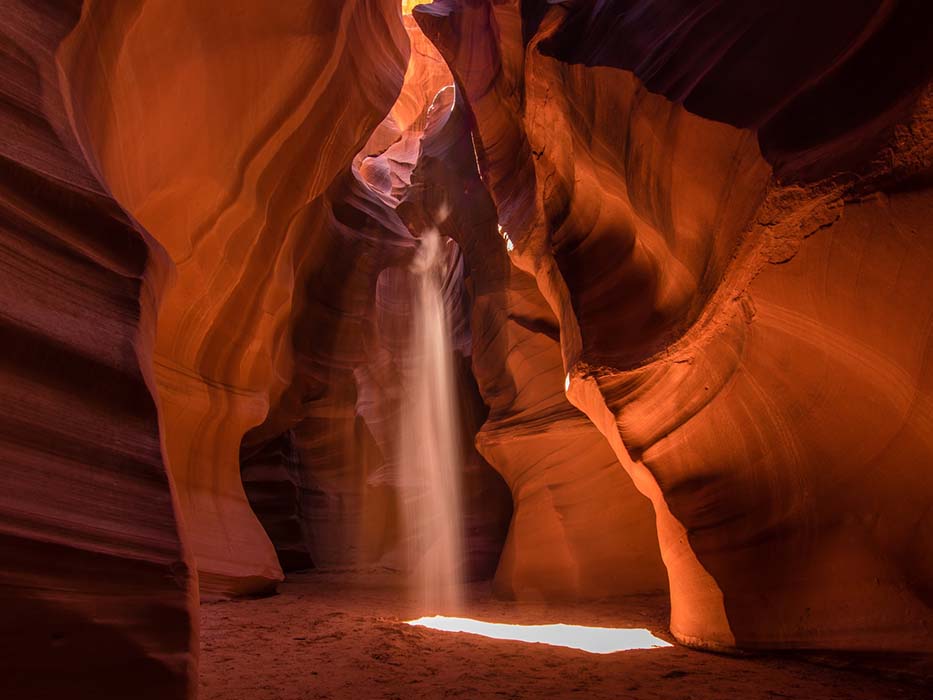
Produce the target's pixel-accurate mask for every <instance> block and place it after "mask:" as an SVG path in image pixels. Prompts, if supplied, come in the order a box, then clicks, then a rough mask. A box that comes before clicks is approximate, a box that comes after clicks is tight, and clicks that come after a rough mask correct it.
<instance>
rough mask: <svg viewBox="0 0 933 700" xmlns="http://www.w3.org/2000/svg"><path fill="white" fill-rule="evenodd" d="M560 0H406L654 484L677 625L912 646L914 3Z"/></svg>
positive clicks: (594, 388)
mask: <svg viewBox="0 0 933 700" xmlns="http://www.w3.org/2000/svg"><path fill="white" fill-rule="evenodd" d="M562 5H563V6H550V5H549V4H548V3H545V2H524V3H522V4H521V6H519V4H518V3H517V2H503V3H483V2H472V1H469V2H455V1H453V0H439V1H438V2H435V3H433V4H431V5H427V6H421V7H418V8H415V10H414V15H415V17H416V18H417V20H418V22H419V24H420V25H421V27H422V28H423V30H424V31H425V34H426V35H427V36H428V37H429V38H430V39H432V40H433V41H434V42H435V43H436V45H437V46H438V48H439V50H440V51H441V53H442V55H443V56H444V57H445V59H446V60H447V61H448V63H449V65H450V66H451V70H452V72H453V73H454V76H455V78H456V79H457V83H458V86H459V87H460V88H461V89H462V91H463V95H464V98H465V101H466V103H467V105H468V108H469V110H470V112H471V113H472V115H473V116H474V118H475V127H474V130H473V137H474V141H475V150H476V154H477V159H478V163H479V166H480V170H481V173H482V175H483V180H484V182H485V183H486V185H487V187H488V189H489V192H490V194H491V195H492V198H493V201H494V202H495V206H496V210H497V217H498V222H499V224H500V225H501V226H502V228H503V230H504V231H505V233H506V234H508V236H509V240H510V241H511V242H512V245H513V246H514V252H513V253H512V255H511V265H512V266H513V267H516V268H519V269H522V270H525V271H527V272H528V273H530V274H531V275H533V278H534V281H535V286H536V288H537V290H538V291H539V292H540V294H541V295H542V296H543V298H544V299H545V300H546V301H547V305H548V307H549V309H550V311H551V313H552V314H553V315H554V317H555V319H556V321H557V327H558V329H559V337H560V346H561V353H562V368H561V370H562V371H566V373H567V376H568V379H567V387H568V390H567V394H568V397H569V398H570V400H571V402H572V403H573V404H574V405H576V406H578V407H579V408H580V409H581V410H582V411H584V412H585V413H586V414H587V415H588V416H589V418H590V419H591V420H592V421H593V423H594V424H595V425H596V426H597V427H598V428H599V429H600V431H601V432H602V433H603V434H604V435H605V436H606V438H607V439H608V441H609V443H610V444H611V445H612V447H613V450H614V452H615V454H616V457H617V460H618V462H619V463H620V464H621V466H622V467H624V468H625V469H626V470H627V471H628V473H629V475H630V476H631V478H632V479H633V480H634V483H635V484H636V485H637V486H638V488H639V490H640V491H641V492H642V493H644V494H645V495H647V496H648V497H649V498H651V500H652V502H653V503H654V507H655V512H656V516H657V527H658V536H659V538H660V545H661V553H662V555H663V557H664V561H665V564H666V566H667V569H668V574H669V577H670V582H671V595H672V629H673V631H674V632H675V634H677V636H678V637H679V638H680V639H682V640H684V641H687V642H690V643H694V644H698V645H709V646H720V647H731V646H733V645H738V646H744V647H756V646H764V647H806V646H816V647H820V646H831V647H853V648H877V647H885V648H901V649H909V648H916V647H917V646H918V645H919V646H922V647H929V646H931V627H930V626H931V618H930V613H929V610H930V608H929V604H930V596H929V593H930V589H929V585H928V584H923V583H920V582H921V581H924V580H926V581H929V578H930V577H929V571H930V566H931V563H933V562H931V559H930V554H929V552H930V551H933V549H931V546H930V542H929V541H928V536H929V533H930V532H931V528H930V523H929V513H930V512H931V510H930V505H931V484H930V478H929V474H928V473H927V471H926V470H924V469H923V468H921V467H920V465H922V464H925V463H927V462H928V461H929V459H930V457H931V450H933V444H931V443H930V442H929V435H930V434H931V433H930V425H929V422H928V421H927V420H926V418H925V416H927V409H926V406H927V405H928V404H929V402H930V399H931V385H930V378H929V367H928V366H927V365H928V363H927V362H926V358H927V356H928V354H929V352H928V351H929V344H930V333H929V330H930V320H931V319H930V309H931V302H933V299H931V296H930V295H931V293H933V288H931V287H930V285H929V283H928V281H927V280H925V279H924V277H925V276H924V274H923V272H922V271H923V270H924V269H927V268H928V267H929V262H930V258H929V255H930V242H929V240H927V239H928V238H929V237H928V236H925V235H923V232H924V231H925V229H926V228H928V226H927V225H926V224H925V223H924V222H925V221H928V218H929V215H930V206H931V199H933V198H931V194H930V192H929V189H928V187H929V185H928V183H929V173H930V167H931V154H930V148H931V145H930V139H929V94H930V93H929V80H930V75H931V65H930V64H931V59H930V56H929V52H928V51H924V50H923V49H922V47H924V46H928V45H929V39H930V37H929V36H928V35H929V32H930V26H931V23H930V21H929V19H930V18H929V16H928V12H927V11H926V10H924V9H922V8H920V7H918V6H917V4H916V3H882V2H867V3H860V4H859V7H858V8H857V9H855V10H853V11H851V12H850V11H849V10H848V9H846V10H845V11H844V12H843V11H842V4H839V7H837V8H829V7H827V8H819V9H818V10H815V11H812V12H811V9H812V8H810V7H809V5H807V6H806V7H805V6H804V4H801V3H790V4H786V5H782V6H780V7H778V6H776V5H775V6H772V5H770V4H764V5H755V6H750V5H747V4H744V3H733V2H719V3H708V4H707V5H706V6H704V7H702V8H700V7H688V6H687V5H685V4H677V3H666V2H660V1H659V2H625V1H621V0H620V1H618V2H600V3H596V2H585V1H584V2H578V3H564V4H562ZM846 8H848V5H846ZM843 15H844V16H845V17H844V19H843V20H841V21H837V19H838V18H840V17H842V16H843ZM804 18H805V20H804ZM801 24H803V25H804V26H805V29H804V30H802V32H801V31H800V30H799V28H800V26H801ZM791 36H793V41H794V45H795V50H794V51H793V52H792V53H793V56H792V57H790V58H787V53H786V51H785V48H786V46H788V45H789V43H790V42H791V38H790V37H791ZM798 42H799V43H798ZM865 85H871V86H872V89H871V90H869V91H867V92H866V91H865V90H864V86H865ZM552 381H554V380H552ZM921 436H927V437H921ZM920 572H926V573H920Z"/></svg>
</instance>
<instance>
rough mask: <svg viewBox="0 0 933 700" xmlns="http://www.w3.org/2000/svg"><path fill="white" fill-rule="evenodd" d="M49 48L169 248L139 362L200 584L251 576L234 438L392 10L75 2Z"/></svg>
mask: <svg viewBox="0 0 933 700" xmlns="http://www.w3.org/2000/svg"><path fill="white" fill-rule="evenodd" d="M166 42H168V43H167V44H166ZM363 45H365V46H366V51H360V50H359V47H360V46H363ZM61 53H62V57H63V65H64V67H65V72H66V73H67V74H68V76H69V80H70V84H71V89H72V94H73V96H74V110H75V113H76V114H81V115H82V118H83V120H84V122H85V123H86V124H87V135H88V142H89V143H91V144H92V145H93V147H94V149H95V151H96V153H98V154H99V161H100V164H101V170H102V172H103V174H104V176H105V177H106V179H107V182H108V183H109V185H110V187H111V188H112V189H113V191H114V193H115V195H116V197H117V199H118V200H119V201H120V202H121V203H122V204H123V205H124V206H126V207H127V208H128V209H129V211H130V212H132V213H133V215H134V216H135V217H136V218H137V219H138V220H139V221H140V222H141V223H142V224H143V225H144V226H145V227H146V228H147V230H148V231H149V232H150V233H151V234H152V235H153V236H154V237H156V238H157V239H158V240H159V241H160V242H161V243H162V244H163V245H164V246H165V248H166V250H167V251H168V253H169V255H170V256H171V258H172V260H173V261H174V262H175V267H176V275H175V279H174V281H173V283H172V284H171V285H170V286H169V287H168V289H167V291H166V294H165V296H164V299H163V300H162V304H161V307H160V309H159V315H158V328H157V332H156V345H155V358H154V365H155V374H156V380H157V384H158V398H159V405H160V410H161V417H162V422H163V425H164V432H163V436H164V442H165V450H166V459H167V462H168V465H169V467H170V469H171V472H172V475H173V477H174V480H175V483H176V485H177V488H178V495H179V500H180V503H181V507H182V511H183V514H184V520H185V525H186V527H187V530H188V532H189V536H190V541H191V546H192V549H193V552H194V555H195V558H196V560H197V564H198V568H199V571H200V574H201V576H200V580H201V591H202V594H203V595H206V596H213V595H227V594H235V593H245V592H251V591H258V590H262V589H265V588H268V587H270V586H272V585H274V584H275V582H276V581H278V580H280V579H281V577H282V572H281V569H280V567H279V563H278V560H277V558H276V556H275V552H274V550H273V548H272V546H271V544H270V542H269V539H268V537H267V536H266V534H265V533H264V531H263V529H262V527H261V526H260V524H259V522H258V521H257V520H256V517H255V516H254V515H253V512H252V510H251V509H250V506H249V504H248V502H247V499H246V496H245V494H244V491H243V486H242V483H241V480H240V469H239V462H238V455H239V447H240V440H241V438H242V436H243V435H244V434H245V433H246V432H247V431H248V430H249V429H251V428H253V427H254V426H257V425H259V424H260V423H262V422H263V421H264V420H265V419H266V417H267V414H268V412H269V407H270V405H275V404H276V403H277V402H278V400H279V397H280V395H281V394H282V393H283V392H284V391H285V389H286V387H287V386H288V384H289V381H290V376H291V374H292V371H293V369H292V366H293V363H294V357H293V353H292V348H291V343H290V337H291V335H290V334H291V329H292V324H293V322H294V317H295V309H294V307H295V306H296V301H295V299H294V294H295V292H296V290H297V291H299V292H300V291H301V289H302V285H303V284H304V283H305V282H304V280H306V279H307V276H308V274H309V272H310V271H312V268H314V267H315V266H317V267H320V266H321V265H322V264H323V261H322V260H321V259H314V257H313V256H314V254H315V251H314V248H313V246H312V245H311V244H310V242H311V236H312V231H313V227H314V226H315V225H316V224H317V218H318V217H320V216H321V214H320V212H321V210H322V206H323V205H322V204H321V203H320V202H321V198H322V197H323V195H324V193H325V191H326V190H327V188H328V187H329V186H330V185H331V183H332V182H333V181H334V180H335V178H337V176H338V175H340V174H341V173H342V172H343V171H344V170H345V169H346V167H347V166H348V164H349V163H350V162H351V160H352V159H353V156H354V154H355V153H356V152H357V151H358V150H359V149H360V148H361V146H362V145H363V144H364V143H365V142H366V140H367V139H368V137H369V134H370V132H371V131H372V130H373V129H374V128H375V126H376V125H377V124H378V123H379V121H380V120H381V119H382V118H383V117H384V116H385V114H386V112H387V111H388V110H389V108H390V107H391V106H392V104H393V102H394V101H395V98H396V96H397V95H398V91H399V88H400V86H401V81H402V77H403V73H404V68H405V61H406V59H407V56H408V41H407V38H406V36H405V32H404V29H403V27H402V24H401V21H400V16H399V12H398V8H397V6H396V3H393V2H389V1H388V0H386V1H381V2H377V1H376V0H371V1H362V0H360V1H359V2H356V1H354V2H346V3H341V4H340V5H339V6H332V5H329V4H327V3H316V2H301V3H287V4H285V5H282V6H279V7H276V8H274V9H271V10H270V8H268V7H266V6H265V5H263V4H261V3H253V2H240V3H237V4H236V8H235V11H234V8H233V7H232V6H231V4H230V3H228V2H203V3H197V4H196V5H187V4H178V3H175V2H170V1H167V0H166V1H159V0H148V1H146V2H140V1H137V2H127V3H123V2H121V3H113V2H89V3H86V6H85V8H84V12H83V15H82V20H81V23H80V24H79V26H78V27H77V28H76V30H75V31H74V32H73V33H72V35H71V36H70V37H69V38H68V40H67V42H66V44H65V45H64V46H63V47H62V50H61ZM238 58H242V60H243V63H242V64H241V65H240V67H238V64H237V63H236V61H237V60H238ZM350 81H352V84H353V85H354V89H353V90H347V84H348V82H350Z"/></svg>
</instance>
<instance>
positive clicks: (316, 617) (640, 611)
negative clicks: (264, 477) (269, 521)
mask: <svg viewBox="0 0 933 700" xmlns="http://www.w3.org/2000/svg"><path fill="white" fill-rule="evenodd" d="M467 595H468V599H469V603H468V605H469V612H468V613H467V616H469V617H474V618H478V619H483V620H488V621H494V622H513V623H524V624H545V623H551V622H564V623H568V624H583V625H599V626H606V627H645V628H648V629H650V630H651V631H652V632H654V633H655V634H657V635H658V636H661V637H666V636H667V635H666V633H665V632H664V626H665V622H666V610H665V609H664V606H665V602H664V600H663V599H653V598H634V599H625V600H624V601H613V602H597V603H588V604H586V605H585V606H572V607H570V606H558V605H546V604H537V603H535V604H531V603H510V602H503V601H497V600H494V599H493V598H492V597H491V595H490V594H489V589H488V586H486V585H474V586H471V587H469V589H468V591H467ZM417 616H418V615H417V614H416V611H415V610H414V608H413V607H412V605H411V604H410V603H409V602H408V601H407V600H406V596H405V595H404V594H403V592H402V591H401V589H400V588H398V587H397V585H396V584H395V580H394V579H393V578H392V577H390V576H385V575H382V576H380V575H374V574H367V575H359V574H356V575H349V574H346V573H344V574H334V573H316V574H315V573H310V574H300V575H297V576H292V577H290V579H289V581H288V582H287V583H285V584H284V585H283V586H281V593H280V594H279V595H276V596H272V597H268V598H261V599H253V600H239V601H225V602H219V603H210V604H205V605H203V606H202V607H201V624H202V630H201V645H202V653H201V695H200V697H201V700H310V699H311V698H352V699H360V700H369V699H370V698H399V699H404V700H407V699H408V698H419V699H429V698H448V697H453V698H581V699H583V698H586V699H590V698H632V699H637V700H642V699H644V700H650V699H654V698H664V699H666V700H667V699H675V698H676V699H677V700H691V699H692V700H706V699H708V698H734V699H740V700H757V699H759V698H761V699H762V700H765V699H767V700H773V699H774V698H799V699H801V700H804V699H806V700H821V699H836V698H838V699H839V700H843V699H844V700H882V699H884V698H900V699H904V700H920V699H921V698H930V697H933V686H931V685H929V684H928V683H926V682H924V681H923V680H922V679H918V678H912V679H910V680H902V679H898V678H895V677H892V676H891V675H889V674H886V675H883V676H880V677H879V676H878V675H877V674H871V673H866V672H859V671H857V670H852V669H850V668H840V667H839V664H838V663H836V665H835V666H827V665H825V664H817V663H812V662H808V661H802V660H798V659H789V658H786V657H769V656H755V657H741V658H739V657H731V656H722V655H717V654H709V653H702V652H697V651H692V650H689V649H686V648H683V647H680V646H674V647H670V648H660V649H649V650H641V651H622V652H617V653H614V654H607V655H596V654H589V653H587V652H583V651H577V650H573V649H565V648H559V647H550V646H546V645H542V644H527V643H522V642H511V641H501V640H494V639H487V638H485V637H478V636H474V635H466V634H459V633H449V632H437V631H433V630H428V629H423V628H416V627H411V626H409V625H405V624H402V623H401V621H403V620H406V619H411V618H413V617H417ZM668 638H669V637H668Z"/></svg>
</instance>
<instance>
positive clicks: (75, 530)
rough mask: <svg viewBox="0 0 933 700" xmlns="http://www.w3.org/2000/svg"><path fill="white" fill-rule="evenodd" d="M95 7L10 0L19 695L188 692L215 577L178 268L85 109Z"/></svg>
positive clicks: (4, 533)
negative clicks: (161, 309)
mask: <svg viewBox="0 0 933 700" xmlns="http://www.w3.org/2000/svg"><path fill="white" fill-rule="evenodd" d="M80 9H81V8H80V3H77V4H76V3H45V4H37V3H31V2H19V1H18V0H11V1H9V2H4V3H2V5H0V18H2V22H0V47H2V50H0V54H2V57H3V58H2V64H0V134H2V136H0V335H2V345H3V350H2V352H0V560H2V562H3V564H2V566H0V693H2V694H3V695H4V697H8V698H52V697H71V698H80V699H88V700H90V699H91V698H100V697H135V698H148V699H152V700H157V699H158V700H170V699H181V698H186V697H188V695H189V691H192V690H193V688H194V687H196V682H197V678H196V675H197V655H198V652H197V643H198V641H197V617H196V616H197V610H196V605H197V602H196V595H197V576H196V574H195V572H194V571H193V569H192V565H191V559H190V557H189V556H188V555H187V554H186V546H185V542H184V532H183V531H182V530H181V528H179V525H178V521H177V519H176V503H175V498H174V493H173V490H172V486H171V483H170V478H169V475H168V474H167V471H166V465H165V462H164V460H163V456H162V453H161V451H160V425H159V418H158V415H157V410H156V400H155V396H154V394H155V380H154V377H153V371H152V347H153V340H154V336H155V324H156V310H157V307H158V303H159V296H160V293H161V290H162V285H163V281H164V279H165V277H166V275H167V274H168V273H169V271H170V267H171V263H170V261H169V259H168V256H167V255H166V253H165V251H164V249H163V248H162V247H161V246H160V245H159V244H158V243H157V242H156V241H155V240H154V239H153V238H152V237H151V236H149V234H148V233H147V232H146V231H145V230H144V229H143V228H141V227H140V226H139V225H138V224H137V223H136V221H135V220H134V219H133V217H132V216H131V215H130V214H129V213H128V212H127V211H126V210H125V209H124V208H123V207H122V206H121V204H120V203H119V202H118V201H117V200H116V199H115V198H114V195H113V193H112V192H111V190H110V188H109V186H108V184H107V182H106V180H105V179H104V178H103V177H102V176H101V172H100V170H99V169H98V163H97V162H96V161H95V159H94V157H93V154H92V153H89V152H88V151H87V150H86V144H85V143H83V142H82V138H81V137H82V127H83V122H81V121H80V118H79V116H80V115H73V114H71V112H70V109H69V108H70V105H69V102H68V97H67V90H66V89H64V88H65V86H64V85H63V84H62V83H61V82H60V75H59V72H58V66H57V65H56V61H55V51H56V48H57V47H58V46H59V43H60V42H61V41H62V40H63V39H64V38H65V37H66V36H67V35H68V33H69V32H71V31H73V29H74V27H75V26H76V24H77V23H78V22H79V19H80ZM89 678H90V679H92V681H93V682H91V683H89V682H87V681H88V679H89Z"/></svg>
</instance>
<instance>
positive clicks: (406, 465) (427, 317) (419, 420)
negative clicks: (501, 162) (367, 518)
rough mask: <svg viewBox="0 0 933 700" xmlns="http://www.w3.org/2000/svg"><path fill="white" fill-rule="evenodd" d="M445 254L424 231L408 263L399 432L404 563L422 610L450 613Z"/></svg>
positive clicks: (452, 447) (455, 583)
mask: <svg viewBox="0 0 933 700" xmlns="http://www.w3.org/2000/svg"><path fill="white" fill-rule="evenodd" d="M447 259H448V257H447V255H446V254H445V251H444V245H443V242H442V240H441V236H440V234H439V233H438V232H437V230H435V229H430V230H428V231H426V232H425V233H424V234H423V235H422V237H421V239H420V244H419V246H418V252H417V254H416V256H415V260H414V262H413V263H412V268H411V271H412V274H413V278H414V279H413V285H412V306H411V328H412V330H411V357H412V365H411V371H410V373H409V376H410V384H409V386H408V387H407V389H408V390H407V392H406V397H405V400H404V401H403V406H402V414H401V423H400V434H399V471H400V474H399V476H400V482H401V486H402V493H401V498H402V517H403V527H404V531H405V537H406V542H407V545H408V547H407V551H408V562H409V568H410V570H411V571H412V574H413V579H412V580H413V588H414V592H415V595H416V599H417V601H418V603H419V604H420V606H421V607H422V609H423V610H424V611H425V612H426V613H439V612H443V613H452V612H456V611H458V610H459V609H460V608H461V605H460V603H461V601H460V597H461V595H462V594H461V591H460V589H461V587H460V583H461V572H460V567H461V562H462V561H463V555H462V550H463V532H462V516H461V503H460V490H461V489H460V464H459V461H460V450H459V442H458V439H457V431H456V429H457V425H458V416H457V402H456V400H455V390H456V387H455V384H454V375H453V367H452V365H451V363H452V353H451V341H450V324H449V321H448V318H447V313H446V307H445V304H444V296H443V290H444V280H445V278H446V273H447V270H446V265H447Z"/></svg>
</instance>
